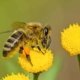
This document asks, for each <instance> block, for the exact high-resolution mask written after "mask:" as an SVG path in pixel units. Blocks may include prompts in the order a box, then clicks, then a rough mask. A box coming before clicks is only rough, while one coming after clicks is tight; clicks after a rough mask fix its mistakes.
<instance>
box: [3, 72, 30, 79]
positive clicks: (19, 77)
mask: <svg viewBox="0 0 80 80" xmlns="http://www.w3.org/2000/svg"><path fill="white" fill-rule="evenodd" d="M2 80H29V78H28V77H26V76H25V75H24V74H20V73H18V74H11V75H7V76H5V77H3V78H2Z"/></svg>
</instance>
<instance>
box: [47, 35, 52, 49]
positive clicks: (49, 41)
mask: <svg viewBox="0 0 80 80" xmlns="http://www.w3.org/2000/svg"><path fill="white" fill-rule="evenodd" d="M50 44H51V37H50V36H49V39H48V42H47V45H46V48H49V46H50Z"/></svg>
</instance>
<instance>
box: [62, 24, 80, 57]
mask: <svg viewBox="0 0 80 80" xmlns="http://www.w3.org/2000/svg"><path fill="white" fill-rule="evenodd" d="M61 44H62V47H63V48H64V49H65V50H66V51H68V52H69V53H70V55H71V56H73V55H78V54H80V25H79V24H73V25H69V27H68V28H66V29H64V31H63V32H61Z"/></svg>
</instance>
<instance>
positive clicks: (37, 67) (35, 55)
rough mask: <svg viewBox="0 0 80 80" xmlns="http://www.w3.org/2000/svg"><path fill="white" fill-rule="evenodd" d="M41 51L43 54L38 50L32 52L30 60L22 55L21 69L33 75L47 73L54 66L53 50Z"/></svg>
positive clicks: (20, 60)
mask: <svg viewBox="0 0 80 80" xmlns="http://www.w3.org/2000/svg"><path fill="white" fill-rule="evenodd" d="M41 50H42V52H43V53H42V52H41V51H40V50H38V49H37V48H34V49H32V50H30V54H29V56H30V57H29V58H30V59H28V57H27V56H25V55H23V54H22V55H20V57H19V64H20V65H21V67H22V68H23V69H24V70H26V71H28V72H32V73H37V72H42V71H47V70H48V69H49V68H50V67H51V65H52V62H53V54H52V52H51V50H48V49H47V50H44V49H41Z"/></svg>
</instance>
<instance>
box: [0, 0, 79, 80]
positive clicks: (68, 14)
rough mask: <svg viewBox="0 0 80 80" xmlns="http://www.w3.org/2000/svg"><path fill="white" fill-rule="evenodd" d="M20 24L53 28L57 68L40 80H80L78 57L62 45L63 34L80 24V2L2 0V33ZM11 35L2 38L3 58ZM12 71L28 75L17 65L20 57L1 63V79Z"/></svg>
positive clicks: (0, 7)
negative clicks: (33, 24) (42, 25)
mask: <svg viewBox="0 0 80 80" xmlns="http://www.w3.org/2000/svg"><path fill="white" fill-rule="evenodd" d="M16 21H22V22H26V23H27V22H41V23H43V24H50V25H51V26H52V44H51V49H52V50H53V52H54V53H55V58H54V59H55V60H54V64H53V67H52V68H51V69H50V70H49V71H48V72H47V73H43V74H41V75H40V78H39V80H80V72H79V67H78V62H77V58H76V56H75V57H70V56H69V55H68V54H67V52H66V51H65V50H64V49H63V48H62V46H61V44H60V32H61V31H62V30H63V29H64V28H65V27H68V25H69V24H73V23H80V0H0V32H2V31H6V30H10V29H11V28H12V27H11V24H12V23H13V22H16ZM10 34H11V33H7V34H2V35H0V56H2V52H1V51H2V47H3V45H4V42H5V41H6V40H7V38H8V36H9V35H10ZM11 72H14V73H17V72H23V73H25V74H26V75H27V73H26V72H25V71H24V70H23V69H22V68H21V67H20V66H19V64H17V57H14V58H11V59H8V60H0V78H1V77H2V76H4V75H6V74H8V73H11ZM30 77H32V75H31V74H30Z"/></svg>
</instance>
